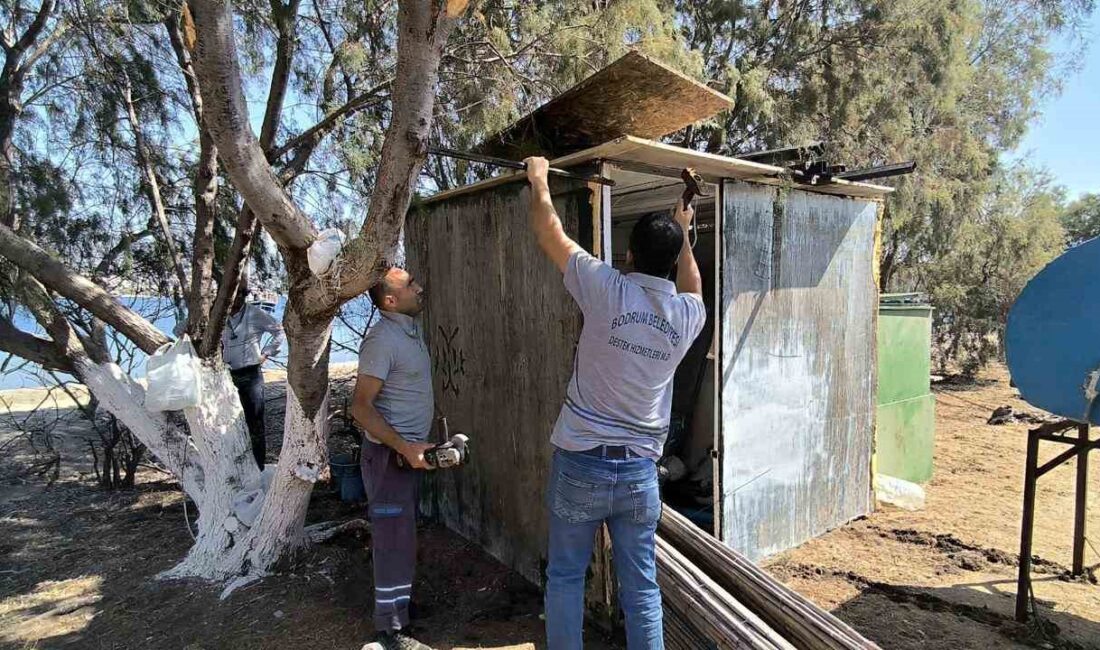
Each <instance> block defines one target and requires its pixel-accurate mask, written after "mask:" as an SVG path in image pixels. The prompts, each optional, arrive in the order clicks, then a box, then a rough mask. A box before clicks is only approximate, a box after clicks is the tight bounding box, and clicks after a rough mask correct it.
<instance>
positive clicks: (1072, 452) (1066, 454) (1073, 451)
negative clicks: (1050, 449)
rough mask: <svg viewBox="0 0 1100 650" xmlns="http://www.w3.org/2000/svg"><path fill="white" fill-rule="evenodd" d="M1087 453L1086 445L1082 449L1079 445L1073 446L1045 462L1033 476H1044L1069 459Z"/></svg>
mask: <svg viewBox="0 0 1100 650" xmlns="http://www.w3.org/2000/svg"><path fill="white" fill-rule="evenodd" d="M1087 452H1088V445H1085V446H1084V447H1083V448H1082V447H1081V446H1080V445H1076V444H1075V445H1074V446H1072V447H1070V448H1069V449H1067V450H1065V451H1063V452H1062V453H1060V454H1058V455H1057V456H1055V457H1054V458H1051V459H1050V460H1048V461H1047V462H1045V463H1043V464H1042V465H1041V466H1040V467H1039V469H1038V470H1037V471H1036V474H1035V475H1036V477H1039V476H1043V475H1044V474H1046V473H1047V472H1049V471H1050V470H1052V469H1054V468H1055V467H1058V466H1059V465H1061V464H1062V463H1064V462H1066V461H1067V460H1069V459H1070V458H1073V457H1074V456H1076V455H1077V454H1080V453H1087Z"/></svg>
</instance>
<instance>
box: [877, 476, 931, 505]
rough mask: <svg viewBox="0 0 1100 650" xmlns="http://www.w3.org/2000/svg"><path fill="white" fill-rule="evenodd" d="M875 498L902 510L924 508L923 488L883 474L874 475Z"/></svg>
mask: <svg viewBox="0 0 1100 650" xmlns="http://www.w3.org/2000/svg"><path fill="white" fill-rule="evenodd" d="M875 498H876V499H878V500H879V501H882V502H884V503H889V504H890V505H892V506H897V507H898V508H901V509H903V510H921V509H923V508H924V488H922V487H921V486H919V485H917V484H916V483H910V482H909V481H905V480H902V479H900V478H894V477H893V476H887V475H885V474H876V475H875Z"/></svg>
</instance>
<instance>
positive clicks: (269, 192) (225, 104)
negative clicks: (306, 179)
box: [189, 0, 316, 249]
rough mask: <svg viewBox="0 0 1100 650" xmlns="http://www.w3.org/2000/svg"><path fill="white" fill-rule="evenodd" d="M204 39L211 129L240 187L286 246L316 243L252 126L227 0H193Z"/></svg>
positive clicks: (201, 58) (199, 51) (201, 64)
mask: <svg viewBox="0 0 1100 650" xmlns="http://www.w3.org/2000/svg"><path fill="white" fill-rule="evenodd" d="M189 6H190V8H191V15H192V16H193V17H194V21H195V31H196V33H197V35H198V42H197V45H196V48H195V52H194V55H195V61H194V63H195V72H196V73H197V74H198V77H199V82H200V84H199V85H200V87H201V88H202V92H203V102H204V116H205V119H206V123H207V130H208V131H209V133H210V135H211V137H212V138H213V139H214V143H215V144H216V145H217V147H218V154H219V156H220V158H221V160H222V163H223V164H224V165H225V168H226V171H227V172H228V173H229V177H230V179H232V181H233V185H234V187H236V188H237V191H239V192H240V193H241V196H243V197H244V200H245V202H246V203H247V204H248V205H249V207H250V208H251V209H252V210H253V211H254V212H255V213H256V215H257V217H258V218H259V220H260V222H261V223H262V224H263V225H264V228H266V229H267V231H268V232H269V233H270V234H271V236H272V238H273V239H274V240H275V242H276V243H278V244H279V245H280V246H282V247H284V248H287V249H304V248H306V247H308V246H309V245H310V244H311V243H313V240H314V238H315V237H316V232H315V230H314V228H313V224H312V223H310V221H309V219H307V218H306V216H305V215H304V214H303V213H302V212H301V210H299V209H298V207H297V206H296V205H294V202H293V201H292V200H291V198H290V195H289V194H288V193H287V192H286V190H285V189H284V188H283V186H282V184H281V183H280V182H279V180H278V178H277V177H276V176H275V172H274V171H273V170H272V168H271V165H270V164H268V162H267V158H266V156H265V155H264V152H263V149H262V148H261V147H260V143H259V142H257V140H256V135H255V134H254V133H253V132H252V129H251V127H249V125H248V107H247V104H246V103H245V98H244V92H243V85H242V81H241V72H240V64H239V62H238V60H237V49H236V44H235V43H234V31H233V18H232V15H231V14H230V11H229V6H228V4H227V3H226V2H225V0H190V5H189Z"/></svg>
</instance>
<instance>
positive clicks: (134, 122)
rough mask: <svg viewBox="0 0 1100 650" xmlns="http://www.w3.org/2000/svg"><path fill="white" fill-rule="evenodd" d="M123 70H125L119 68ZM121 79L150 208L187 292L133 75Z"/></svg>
mask: <svg viewBox="0 0 1100 650" xmlns="http://www.w3.org/2000/svg"><path fill="white" fill-rule="evenodd" d="M119 67H122V66H119ZM121 77H122V88H121V90H122V101H123V103H124V104H125V106H126V117H127V118H128V119H129V120H130V131H131V133H133V136H134V150H135V154H136V155H137V162H138V166H140V167H141V171H142V173H144V174H145V183H144V185H145V191H146V195H147V196H148V197H149V204H150V207H151V208H152V209H153V215H154V216H155V217H156V220H157V225H158V226H160V231H161V236H163V237H164V245H165V246H166V247H167V248H168V254H169V256H171V258H172V266H173V267H174V269H175V271H176V280H177V281H179V283H180V291H187V286H188V282H187V273H186V272H185V271H184V270H183V258H182V257H180V253H179V249H177V248H176V240H175V238H174V237H173V236H172V227H171V225H170V224H169V223H168V214H167V213H166V212H165V210H164V199H163V198H162V197H161V194H160V182H159V181H158V180H157V170H156V169H155V168H154V167H153V161H152V159H151V158H150V157H149V151H148V149H147V148H146V146H145V134H144V133H142V131H141V124H140V123H139V122H138V116H137V109H135V108H134V99H133V87H132V84H131V83H130V75H129V74H128V73H127V72H126V71H125V70H122V71H121Z"/></svg>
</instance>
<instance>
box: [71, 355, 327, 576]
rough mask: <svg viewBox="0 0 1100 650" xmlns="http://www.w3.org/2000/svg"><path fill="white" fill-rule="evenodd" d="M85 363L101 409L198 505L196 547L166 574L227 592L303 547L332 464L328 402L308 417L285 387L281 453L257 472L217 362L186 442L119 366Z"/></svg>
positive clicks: (192, 412) (190, 418)
mask: <svg viewBox="0 0 1100 650" xmlns="http://www.w3.org/2000/svg"><path fill="white" fill-rule="evenodd" d="M325 340H326V341H327V338H326V339H325ZM315 346H316V344H314V345H311V346H309V347H315ZM322 347H323V342H322ZM79 366H80V367H79V373H80V375H81V376H82V377H84V379H85V382H86V384H87V385H88V388H89V390H90V391H91V392H92V394H93V395H94V396H95V397H96V398H97V399H98V400H99V401H100V404H101V405H102V406H103V407H104V408H106V409H107V410H108V411H110V412H111V414H112V415H114V416H115V417H117V418H118V419H119V421H121V422H122V423H123V424H125V425H126V426H127V427H128V428H129V429H130V430H131V431H132V432H133V433H134V435H135V436H137V437H138V439H139V440H141V441H142V442H143V443H145V445H146V446H147V447H148V448H149V449H150V451H152V452H153V454H154V455H155V456H156V457H157V458H158V459H160V460H161V462H163V463H164V464H165V465H166V466H167V468H168V469H169V471H171V472H172V473H173V474H175V475H176V476H178V477H180V481H181V485H182V486H183V488H184V491H185V492H186V493H187V496H188V497H190V498H191V500H192V501H193V502H194V503H195V505H196V506H197V508H198V511H199V517H198V520H197V526H198V536H197V538H196V541H195V544H194V545H193V546H192V547H191V549H190V550H189V551H188V553H187V556H186V557H185V558H184V559H183V560H182V561H181V562H180V563H179V564H178V565H176V566H175V567H173V568H171V569H169V570H167V571H165V572H163V573H162V574H161V575H160V577H162V578H204V579H208V580H214V581H220V582H227V581H228V582H229V587H228V588H227V591H226V592H225V593H226V595H227V594H228V592H229V591H231V590H232V589H233V588H234V587H235V586H237V585H240V584H243V583H245V582H248V581H251V580H254V579H256V578H258V577H261V576H263V575H265V574H266V573H267V572H268V571H269V570H270V569H271V567H272V566H273V565H274V564H275V563H277V562H278V561H280V560H281V559H283V558H285V557H286V556H287V555H288V554H290V553H293V552H294V551H296V550H297V549H299V548H301V546H302V545H303V544H304V543H306V542H307V538H306V536H305V534H304V523H305V515H306V509H307V507H308V505H309V496H310V492H311V490H312V487H313V484H314V483H315V482H316V480H317V478H318V477H319V476H320V474H321V470H322V464H323V463H324V462H325V459H326V453H325V440H326V439H327V431H326V426H327V412H326V408H324V404H327V395H326V399H325V400H324V402H323V405H322V408H320V409H317V410H316V411H315V414H314V415H313V416H312V417H308V416H306V414H305V412H304V411H303V408H302V405H301V404H300V402H299V400H298V398H297V396H296V393H295V391H294V390H292V389H290V388H289V387H288V389H287V403H286V422H285V434H284V440H283V452H282V454H281V455H280V459H279V463H278V465H268V466H267V467H266V468H265V471H264V472H262V473H261V472H260V471H259V469H257V467H256V465H255V462H254V460H253V456H252V451H251V449H250V447H249V442H248V433H247V429H246V425H245V420H244V414H243V411H242V409H241V402H240V398H239V396H238V394H237V389H236V387H235V386H234V385H233V381H232V379H231V378H230V376H229V372H228V370H227V368H226V367H225V365H224V364H222V363H221V362H220V361H219V362H213V363H210V362H208V363H204V365H203V369H202V402H201V403H200V404H199V405H198V406H196V407H193V408H188V409H185V411H184V417H185V418H186V422H187V427H186V428H187V429H188V430H189V434H190V435H188V431H185V430H184V428H183V427H181V426H179V425H178V424H174V423H173V422H172V417H169V416H166V415H165V414H164V413H152V412H149V411H147V410H146V409H145V407H144V401H145V391H144V389H143V388H142V387H141V385H140V384H137V383H136V382H134V381H133V380H132V379H130V377H128V376H127V375H126V374H125V373H123V372H122V370H121V369H120V368H119V367H118V366H117V365H115V364H102V365H100V364H95V363H93V362H91V361H90V360H87V359H83V360H81V361H80V362H79ZM326 366H327V364H326Z"/></svg>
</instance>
